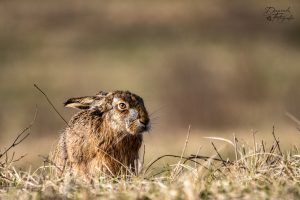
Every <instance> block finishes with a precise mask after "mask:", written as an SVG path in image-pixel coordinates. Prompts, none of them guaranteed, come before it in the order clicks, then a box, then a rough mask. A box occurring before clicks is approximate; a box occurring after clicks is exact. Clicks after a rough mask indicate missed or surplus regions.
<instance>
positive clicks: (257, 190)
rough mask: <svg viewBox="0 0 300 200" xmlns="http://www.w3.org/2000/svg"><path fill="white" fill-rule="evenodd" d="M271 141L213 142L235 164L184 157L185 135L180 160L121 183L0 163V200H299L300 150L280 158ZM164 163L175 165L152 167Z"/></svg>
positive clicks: (143, 170)
mask: <svg viewBox="0 0 300 200" xmlns="http://www.w3.org/2000/svg"><path fill="white" fill-rule="evenodd" d="M272 135H273V138H274V143H273V145H272V146H266V144H265V142H264V141H260V142H258V141H257V140H256V138H255V133H253V142H252V144H253V145H250V146H249V145H246V144H245V143H242V142H239V140H238V139H237V138H234V140H233V141H229V140H227V139H223V138H214V137H211V139H212V140H222V141H223V142H225V143H228V144H230V147H229V148H231V149H232V152H234V155H235V156H234V159H232V160H228V159H227V160H224V158H223V156H222V155H221V153H220V152H219V150H218V148H217V147H216V146H215V145H214V143H212V145H213V147H214V149H215V156H211V157H210V156H208V157H206V156H203V155H201V151H200V152H199V151H198V152H196V154H195V155H189V156H187V155H184V154H185V150H186V147H187V146H188V140H189V134H188V137H187V139H186V141H185V143H184V148H183V151H182V154H181V155H164V156H161V157H159V158H157V159H156V160H154V161H152V162H149V163H147V164H142V166H141V170H140V172H139V173H138V174H136V175H123V176H120V177H110V176H107V175H103V174H101V173H99V176H95V177H92V178H86V177H75V176H74V175H72V174H70V173H69V172H66V173H64V174H63V175H61V174H58V173H57V170H56V169H55V166H53V165H51V164H50V163H49V162H47V159H45V162H44V165H43V166H41V167H39V168H38V169H37V170H35V171H31V170H27V171H22V170H20V169H16V168H15V167H14V164H13V162H10V161H8V160H10V159H4V158H2V160H1V168H0V176H1V177H0V199H91V198H96V199H228V198H236V199H299V198H300V187H299V186H300V185H299V180H300V153H299V149H298V148H297V147H294V148H293V149H291V150H290V151H285V152H283V151H282V150H281V148H280V143H279V141H278V139H277V136H276V134H275V129H274V131H273V134H272ZM4 157H5V156H4ZM166 157H173V158H174V159H177V161H175V162H174V163H173V164H170V163H169V164H167V165H155V164H157V162H158V161H160V160H161V159H165V158H166Z"/></svg>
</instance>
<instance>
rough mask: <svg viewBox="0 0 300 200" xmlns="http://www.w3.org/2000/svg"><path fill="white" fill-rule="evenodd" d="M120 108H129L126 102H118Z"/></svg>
mask: <svg viewBox="0 0 300 200" xmlns="http://www.w3.org/2000/svg"><path fill="white" fill-rule="evenodd" d="M118 108H119V109H120V110H125V109H126V108H127V105H126V104H125V103H119V104H118Z"/></svg>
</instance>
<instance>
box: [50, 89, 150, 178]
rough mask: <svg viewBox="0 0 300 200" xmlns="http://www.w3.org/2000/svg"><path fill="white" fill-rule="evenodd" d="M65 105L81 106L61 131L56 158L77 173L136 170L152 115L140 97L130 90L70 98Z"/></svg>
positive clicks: (113, 173) (115, 173) (59, 164)
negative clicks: (144, 134) (150, 115)
mask: <svg viewBox="0 0 300 200" xmlns="http://www.w3.org/2000/svg"><path fill="white" fill-rule="evenodd" d="M64 105H65V107H71V108H76V109H79V110H81V111H80V112H78V113H77V114H75V115H74V116H73V117H72V118H71V120H70V122H69V125H68V127H66V129H65V130H64V131H63V133H62V134H61V135H60V138H59V141H58V144H57V146H56V149H55V152H54V154H53V162H54V163H55V164H56V165H57V166H59V167H63V168H64V169H65V167H67V168H68V169H70V170H72V171H74V172H75V173H76V174H78V173H79V174H85V175H92V174H95V173H97V172H104V173H105V174H109V175H113V176H116V175H120V174H124V172H125V173H127V170H129V171H131V172H135V171H136V170H137V169H136V168H137V167H136V164H137V160H138V158H139V149H140V147H141V144H142V141H143V135H142V133H143V132H145V131H148V130H149V128H150V119H149V115H148V112H147V110H146V108H145V105H144V101H143V99H142V98H141V97H139V96H138V95H136V94H133V93H131V92H129V91H114V92H109V93H106V92H99V93H98V94H97V95H95V96H84V97H78V98H71V99H69V100H67V101H66V102H65V103H64Z"/></svg>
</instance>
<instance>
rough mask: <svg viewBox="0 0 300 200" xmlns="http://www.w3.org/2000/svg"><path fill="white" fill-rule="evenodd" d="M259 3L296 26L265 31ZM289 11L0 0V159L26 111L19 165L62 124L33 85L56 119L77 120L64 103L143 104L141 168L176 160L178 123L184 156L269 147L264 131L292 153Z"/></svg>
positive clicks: (295, 70)
mask: <svg viewBox="0 0 300 200" xmlns="http://www.w3.org/2000/svg"><path fill="white" fill-rule="evenodd" d="M267 6H274V7H276V8H278V9H286V8H288V7H290V10H291V12H292V14H293V16H294V18H295V19H294V20H291V21H288V22H284V23H278V22H268V21H267V20H266V19H265V17H264V15H263V14H264V10H265V7H267ZM299 11H300V4H299V3H298V2H297V1H284V2H283V1H282V2H279V1H247V2H246V1H243V2H241V1H190V0H187V1H181V0H175V1H145V0H143V1H121V0H117V1H116V0H113V1H90V2H87V1H65V0H63V1H57V0H53V1H38V0H27V1H21V0H19V1H18V0H2V1H1V2H0V69H1V73H0V96H1V104H0V109H1V112H0V145H1V150H3V149H4V148H5V147H7V146H8V145H9V144H10V143H11V141H12V140H13V138H14V137H15V136H16V135H17V134H18V133H19V132H20V130H21V129H22V128H24V127H26V126H27V125H28V124H29V123H30V121H31V119H32V117H33V115H34V111H35V105H36V104H37V105H38V108H39V109H38V110H39V112H38V116H37V120H36V121H35V124H34V127H33V129H32V131H31V135H30V137H29V138H28V139H27V140H26V141H24V142H23V143H22V144H21V145H20V146H18V147H17V148H16V149H15V151H16V153H17V154H18V155H22V154H24V153H27V156H26V158H24V159H23V161H22V162H23V164H24V163H26V165H28V164H30V165H34V166H35V165H39V164H41V163H42V160H41V159H40V158H39V157H38V155H39V154H41V155H47V153H48V152H49V150H50V148H51V145H52V144H53V143H55V140H56V138H57V137H58V135H59V133H60V132H61V131H62V130H63V128H64V126H65V124H64V122H63V121H62V120H61V119H60V118H59V117H58V116H57V114H56V113H55V112H54V111H53V109H52V108H51V106H50V105H49V104H48V103H47V102H46V101H45V99H44V97H43V96H42V94H41V93H39V92H38V91H37V90H36V89H35V88H34V87H33V84H34V83H36V84H37V85H38V86H39V87H40V88H42V89H43V90H44V92H45V93H47V95H48V96H49V97H50V98H51V100H52V101H53V103H54V104H55V105H56V107H57V109H58V110H59V111H60V112H61V114H62V115H63V116H64V117H65V118H66V119H67V120H69V118H70V117H71V116H72V115H73V114H74V113H75V112H76V111H74V110H70V109H66V108H63V106H62V105H63V104H62V103H63V102H64V101H65V100H66V99H68V98H69V97H76V96H84V95H92V94H96V93H97V92H98V91H100V90H103V91H112V90H116V89H124V90H130V91H132V92H134V93H137V94H139V95H140V96H142V97H143V98H144V100H145V103H146V106H147V108H148V110H149V112H150V113H151V117H152V127H153V129H152V131H151V133H150V134H147V135H145V144H146V155H147V156H148V157H147V159H152V158H154V157H155V156H157V155H160V154H163V153H166V152H168V153H178V152H180V150H181V149H182V146H183V144H184V140H185V139H184V138H185V135H186V132H187V129H188V126H189V125H191V126H192V129H191V130H192V132H191V134H192V135H191V138H190V143H191V144H190V151H191V152H192V151H195V149H198V147H199V146H200V145H201V146H202V150H201V151H203V154H204V153H209V152H210V150H211V149H212V148H211V146H210V145H209V142H208V140H205V139H203V138H202V137H203V136H219V137H225V138H228V139H232V134H233V133H235V134H236V135H237V136H238V137H241V138H246V139H245V140H246V141H247V138H249V137H252V134H251V131H252V130H258V133H257V136H258V137H261V138H263V139H266V140H268V138H271V130H272V125H273V124H275V126H276V127H277V129H276V130H278V135H279V136H280V138H281V139H282V143H283V144H284V145H286V146H289V145H293V144H296V145H297V144H300V134H299V131H298V130H297V129H296V127H297V126H298V125H297V124H296V123H294V122H293V121H292V120H290V119H289V118H288V117H286V115H285V113H286V112H290V113H291V114H292V115H294V116H295V117H299V118H300V104H299V102H300V93H299V85H300V66H299V63H300V54H299V50H300V20H299V19H300V12H299ZM171 144H172V145H171ZM220 145H223V144H221V143H220ZM224 148H225V149H226V148H227V147H226V146H225V147H224ZM228 148H229V147H228ZM194 153H195V152H194Z"/></svg>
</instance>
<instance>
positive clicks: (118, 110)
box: [65, 91, 150, 134]
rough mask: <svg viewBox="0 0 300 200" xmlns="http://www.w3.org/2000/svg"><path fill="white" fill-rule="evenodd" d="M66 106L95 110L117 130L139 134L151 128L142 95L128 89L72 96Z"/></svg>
mask: <svg viewBox="0 0 300 200" xmlns="http://www.w3.org/2000/svg"><path fill="white" fill-rule="evenodd" d="M65 106H66V107H72V108H77V109H81V110H94V111H97V112H95V113H98V114H99V113H100V114H101V115H102V116H103V118H104V119H105V120H106V121H107V122H108V124H109V126H110V128H112V129H113V130H114V131H117V132H127V133H129V134H138V133H142V132H144V131H147V130H149V128H150V120H149V116H148V112H147V110H146V108H145V105H144V101H143V99H142V98H141V97H139V96H138V95H136V94H133V93H131V92H128V91H114V92H109V93H106V92H100V93H98V94H97V95H95V96H85V97H78V98H71V99H69V100H68V101H66V102H65Z"/></svg>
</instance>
